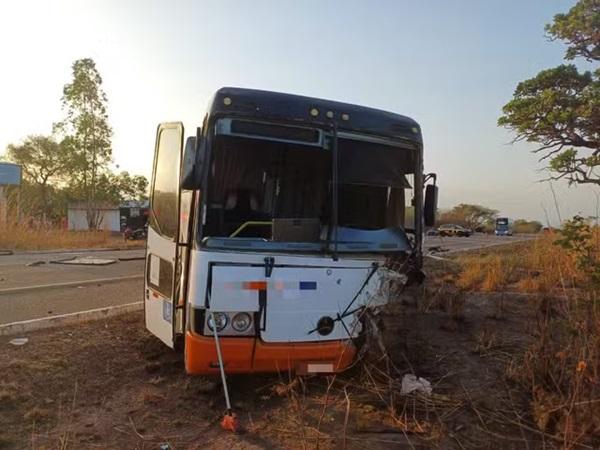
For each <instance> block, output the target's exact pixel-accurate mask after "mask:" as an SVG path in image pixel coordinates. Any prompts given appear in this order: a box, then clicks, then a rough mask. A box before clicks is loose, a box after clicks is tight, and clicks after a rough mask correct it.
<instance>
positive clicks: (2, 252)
mask: <svg viewBox="0 0 600 450" xmlns="http://www.w3.org/2000/svg"><path fill="white" fill-rule="evenodd" d="M12 254H13V251H12V250H0V256H10V255H12Z"/></svg>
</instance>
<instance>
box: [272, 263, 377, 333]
mask: <svg viewBox="0 0 600 450" xmlns="http://www.w3.org/2000/svg"><path fill="white" fill-rule="evenodd" d="M371 270H372V269H371V268H356V269H350V268H343V269H342V268H305V267H275V268H274V269H273V274H272V276H271V278H269V279H268V285H267V322H266V329H265V331H263V332H262V333H261V337H262V339H263V340H264V341H266V342H311V341H312V342H314V341H326V340H334V339H348V338H349V336H348V331H346V329H345V328H344V325H345V326H346V328H347V329H348V330H351V329H352V328H353V323H352V322H353V320H354V318H353V317H352V316H348V317H346V318H345V319H344V324H342V323H341V322H340V321H336V322H335V326H334V329H333V331H332V332H331V333H330V334H328V335H326V336H322V335H320V334H319V333H318V332H317V331H314V332H312V333H311V331H312V330H314V329H315V328H316V327H317V322H318V321H319V319H320V318H322V317H331V318H332V319H336V317H337V315H338V314H341V313H342V312H343V311H344V310H345V309H346V306H347V305H348V304H349V303H350V302H351V301H352V299H353V298H354V296H355V295H356V294H357V293H358V292H359V290H360V289H361V287H362V285H363V284H364V282H365V280H366V279H367V277H368V276H369V273H370V272H371Z"/></svg>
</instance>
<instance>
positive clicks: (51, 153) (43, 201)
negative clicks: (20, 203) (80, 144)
mask: <svg viewBox="0 0 600 450" xmlns="http://www.w3.org/2000/svg"><path fill="white" fill-rule="evenodd" d="M6 156H7V159H9V160H10V161H12V162H14V163H17V164H19V165H20V166H21V167H22V170H23V175H24V177H23V178H24V180H23V183H24V186H25V188H24V193H25V194H26V195H25V197H26V198H25V202H26V203H28V204H29V205H30V213H32V214H34V215H38V216H41V217H42V219H43V220H44V221H45V220H46V219H47V218H49V217H50V216H52V215H54V214H53V208H52V205H51V199H50V196H51V194H52V193H53V191H54V187H53V186H52V183H53V182H55V181H57V180H58V179H59V178H60V177H61V176H62V175H64V174H65V172H66V171H67V169H68V168H69V166H70V163H71V161H70V158H69V156H70V155H69V151H68V149H67V148H66V146H65V145H63V144H61V143H58V142H56V140H55V139H54V138H53V137H51V136H28V137H27V138H26V139H25V140H24V141H23V142H22V143H21V144H9V146H8V148H7V153H6Z"/></svg>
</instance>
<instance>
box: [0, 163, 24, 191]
mask: <svg viewBox="0 0 600 450" xmlns="http://www.w3.org/2000/svg"><path fill="white" fill-rule="evenodd" d="M20 184H21V166H19V165H17V164H12V163H5V162H0V186H6V185H16V186H19V185H20Z"/></svg>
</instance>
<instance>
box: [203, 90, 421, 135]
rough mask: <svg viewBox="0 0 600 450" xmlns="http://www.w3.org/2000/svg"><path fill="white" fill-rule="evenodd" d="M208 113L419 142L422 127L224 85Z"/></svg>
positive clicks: (372, 112)
mask: <svg viewBox="0 0 600 450" xmlns="http://www.w3.org/2000/svg"><path fill="white" fill-rule="evenodd" d="M226 98H228V100H225V99H226ZM312 110H316V111H317V112H318V114H316V115H313V114H314V111H312ZM311 111H312V114H311ZM328 112H332V113H333V118H331V117H328V115H327V113H328ZM208 114H209V115H211V116H213V115H228V116H242V117H248V118H250V117H252V118H262V119H266V120H276V121H284V122H291V123H296V124H299V125H300V124H307V125H308V124H314V125H316V126H321V127H322V126H323V125H324V124H331V123H332V122H333V121H335V123H336V124H337V127H338V130H342V131H352V132H358V133H365V134H371V135H375V136H384V137H388V138H400V139H404V140H410V141H413V142H417V143H422V137H421V128H420V127H419V124H418V123H417V122H415V121H414V120H413V119H411V118H409V117H406V116H402V115H400V114H395V113H391V112H387V111H382V110H379V109H375V108H368V107H365V106H358V105H352V104H349V103H341V102H336V101H332V100H323V99H318V98H312V97H304V96H301V95H293V94H284V93H280V92H271V91H262V90H257V89H245V88H236V87H223V88H221V89H219V90H218V91H217V92H216V93H215V95H214V96H213V98H212V101H211V103H210V105H209V108H208Z"/></svg>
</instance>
